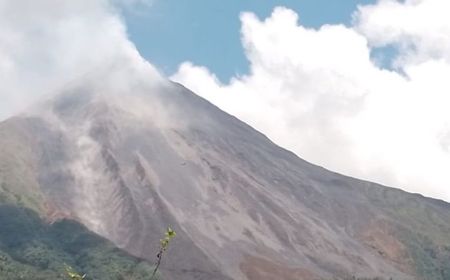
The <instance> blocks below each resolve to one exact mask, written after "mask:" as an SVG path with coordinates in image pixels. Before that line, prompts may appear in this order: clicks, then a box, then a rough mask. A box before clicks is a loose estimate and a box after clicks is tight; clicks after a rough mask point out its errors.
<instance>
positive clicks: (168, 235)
mask: <svg viewBox="0 0 450 280" xmlns="http://www.w3.org/2000/svg"><path fill="white" fill-rule="evenodd" d="M176 235H177V233H176V232H175V231H174V230H173V229H171V228H170V227H168V228H167V230H166V233H165V234H164V238H163V239H161V240H160V244H159V252H158V254H157V255H156V257H157V261H156V266H155V269H154V270H153V273H152V276H151V277H150V280H153V279H154V277H155V275H156V272H157V271H158V269H159V266H160V265H161V261H162V257H163V254H164V252H165V251H166V250H167V248H168V247H169V243H170V240H172V238H174V237H175V236H176Z"/></svg>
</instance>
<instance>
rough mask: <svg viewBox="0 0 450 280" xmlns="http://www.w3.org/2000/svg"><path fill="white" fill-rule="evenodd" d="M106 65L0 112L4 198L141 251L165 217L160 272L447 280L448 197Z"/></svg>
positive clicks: (153, 242) (153, 247)
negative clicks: (110, 74)
mask: <svg viewBox="0 0 450 280" xmlns="http://www.w3.org/2000/svg"><path fill="white" fill-rule="evenodd" d="M119 73H121V74H123V76H121V75H119V74H117V75H115V76H114V79H119V80H120V79H123V81H119V82H122V83H123V85H124V86H123V87H113V86H111V84H114V85H116V84H117V83H116V82H117V81H114V83H113V81H111V80H108V78H102V79H99V77H95V78H93V79H90V80H89V79H88V80H87V81H86V80H83V82H80V83H77V82H75V83H74V84H72V85H70V86H68V87H67V88H66V89H65V90H63V91H62V92H61V93H60V94H58V95H57V96H53V97H51V98H49V99H48V100H46V101H44V102H42V103H41V104H39V105H37V106H36V107H35V108H34V109H33V111H32V112H31V113H28V114H27V115H21V116H18V117H15V118H12V119H9V120H7V121H5V122H3V123H1V124H0V135H1V136H2V138H1V139H0V147H1V150H0V162H1V165H0V183H1V186H2V189H0V192H1V191H2V192H3V193H4V194H5V197H6V198H5V199H7V200H9V201H13V202H16V203H19V202H18V200H20V201H21V202H22V204H25V206H28V207H31V208H33V209H36V210H39V211H40V212H41V213H42V214H43V215H45V216H46V217H47V219H49V220H57V219H60V218H62V217H64V218H72V219H75V220H77V221H79V222H81V223H83V224H84V225H86V226H87V227H88V228H89V229H90V230H92V231H94V232H96V233H98V234H100V235H102V236H104V237H106V238H108V239H109V240H111V241H113V242H114V243H115V244H116V245H117V246H119V247H121V248H124V249H125V250H127V251H128V252H130V253H132V254H133V255H136V256H139V257H143V258H147V259H148V260H150V261H153V260H154V259H155V256H154V254H155V253H156V252H157V248H158V245H159V238H161V236H162V235H163V233H164V231H165V228H166V227H167V226H169V225H170V226H171V227H173V228H174V229H175V230H176V231H177V233H178V235H177V237H176V238H175V240H174V241H173V244H171V247H170V249H169V251H168V254H167V258H166V259H164V261H163V265H162V271H163V273H164V275H166V279H183V280H190V279H205V280H206V279H249V280H256V279H279V280H283V279H286V280H288V279H317V278H332V277H338V278H339V277H340V278H344V277H348V276H352V275H355V276H359V277H384V278H390V277H392V278H394V279H422V278H426V279H449V277H450V265H449V263H448V262H446V260H448V259H450V236H449V235H448V232H450V205H448V204H446V203H444V202H441V201H437V200H433V199H428V198H424V197H421V196H419V195H415V194H409V193H405V192H403V191H400V190H396V189H391V188H387V187H383V186H379V185H376V184H373V183H369V182H364V181H360V180H357V179H353V178H349V177H345V176H342V175H339V174H336V173H333V172H330V171H327V170H325V169H323V168H321V167H318V166H315V165H312V164H310V163H308V162H306V161H304V160H302V159H300V158H299V157H297V156H296V155H295V154H293V153H291V152H289V151H286V150H284V149H282V148H280V147H278V146H276V145H275V144H273V143H272V142H271V141H270V140H269V139H268V138H267V137H265V136H264V135H262V134H261V133H259V132H257V131H255V130H254V129H252V128H251V127H250V126H248V125H246V124H244V123H243V122H241V121H239V120H238V119H236V118H234V117H233V116H230V115H228V114H226V113H224V112H222V111H221V110H219V109H218V108H217V107H215V106H213V105H212V104H210V103H209V102H207V101H205V100H203V99H202V98H200V97H198V96H196V95H195V94H193V93H192V92H190V91H189V90H187V89H185V88H184V87H183V86H181V85H178V84H173V83H170V82H164V81H160V82H157V83H154V82H151V81H149V80H147V78H146V77H145V75H138V74H136V73H135V72H133V70H129V69H125V70H120V71H119ZM135 74H136V77H134V75H135ZM130 76H132V77H134V78H133V79H132V80H131V81H130V79H129V77H130ZM118 77H119V78H118ZM99 81H101V82H99ZM7 194H9V195H8V196H7Z"/></svg>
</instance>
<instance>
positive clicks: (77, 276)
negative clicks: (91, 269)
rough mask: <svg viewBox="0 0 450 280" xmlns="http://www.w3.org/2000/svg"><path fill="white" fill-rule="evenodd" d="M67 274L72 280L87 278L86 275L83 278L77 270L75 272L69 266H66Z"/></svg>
mask: <svg viewBox="0 0 450 280" xmlns="http://www.w3.org/2000/svg"><path fill="white" fill-rule="evenodd" d="M66 273H67V275H68V276H69V277H70V279H73V280H83V279H84V278H86V274H84V275H83V276H81V275H80V274H78V273H77V272H76V271H75V270H73V268H72V267H71V266H68V265H66Z"/></svg>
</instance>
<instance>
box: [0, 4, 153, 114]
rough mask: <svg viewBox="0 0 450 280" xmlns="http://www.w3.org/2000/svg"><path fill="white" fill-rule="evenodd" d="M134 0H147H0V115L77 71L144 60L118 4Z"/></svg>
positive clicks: (57, 85) (14, 110)
mask: <svg viewBox="0 0 450 280" xmlns="http://www.w3.org/2000/svg"><path fill="white" fill-rule="evenodd" d="M138 2H139V3H150V2H149V1H146V0H120V1H119V0H77V1H52V0H42V1H34V0H14V1H10V0H0V85H1V89H0V100H1V101H0V119H4V118H5V117H8V116H10V115H12V114H14V113H17V112H18V111H20V110H23V109H24V108H25V107H27V106H28V105H30V104H31V103H32V102H33V101H35V100H37V99H38V98H39V97H42V96H43V95H45V94H49V93H51V92H52V91H55V90H57V89H58V88H60V87H62V86H64V85H66V84H68V83H69V82H70V81H73V80H74V79H77V78H79V77H80V76H83V75H87V74H88V73H92V72H100V71H102V69H105V68H107V67H111V65H113V64H118V65H124V67H125V63H126V62H128V63H139V64H142V63H145V62H144V60H143V59H142V58H141V57H140V55H139V53H138V52H137V50H136V48H135V46H134V45H133V43H131V42H130V41H129V40H128V38H127V34H126V28H125V26H124V23H123V21H122V19H121V17H120V15H119V10H118V8H117V7H118V6H117V5H118V4H119V3H121V5H127V6H133V5H136V4H138ZM147 66H149V67H148V68H149V69H150V68H152V66H151V65H150V64H147ZM154 72H155V71H154ZM155 74H156V72H155Z"/></svg>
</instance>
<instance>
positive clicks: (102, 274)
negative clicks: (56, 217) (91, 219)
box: [0, 205, 152, 280]
mask: <svg viewBox="0 0 450 280" xmlns="http://www.w3.org/2000/svg"><path fill="white" fill-rule="evenodd" d="M0 224H1V227H0V279H5V280H15V279H22V280H31V279H33V280H47V279H68V276H67V275H66V272H65V267H66V265H70V266H73V267H74V268H76V269H77V270H78V271H82V272H83V273H86V275H87V276H86V280H92V279H96V280H112V279H116V280H119V279H123V277H126V279H130V280H131V279H133V280H143V279H148V275H150V274H151V272H152V269H151V267H150V266H148V265H147V264H145V263H143V262H141V261H139V260H138V259H136V258H133V257H131V256H129V255H127V254H126V253H124V252H123V251H121V250H119V249H117V248H116V247H114V246H113V244H111V243H110V242H108V241H107V240H105V239H103V238H101V237H99V236H96V235H95V234H94V233H92V232H89V231H88V230H87V229H86V228H85V227H83V226H82V225H80V224H78V223H76V222H73V221H68V220H63V221H59V222H56V223H54V224H52V225H48V224H47V223H45V222H44V221H42V220H41V219H40V218H39V217H38V215H37V214H36V213H35V212H33V211H31V210H26V209H24V208H20V207H17V206H13V205H0Z"/></svg>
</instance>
